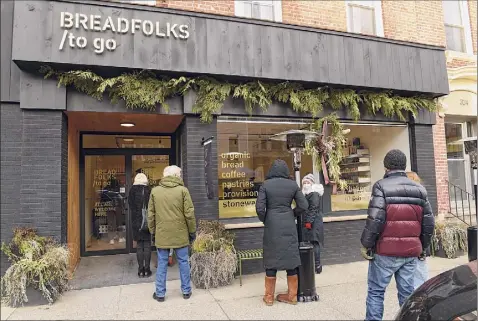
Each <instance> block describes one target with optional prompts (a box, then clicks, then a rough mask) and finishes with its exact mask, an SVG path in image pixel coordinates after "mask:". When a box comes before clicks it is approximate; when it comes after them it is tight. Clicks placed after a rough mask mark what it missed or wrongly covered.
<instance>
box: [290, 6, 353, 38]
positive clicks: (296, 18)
mask: <svg viewBox="0 0 478 321" xmlns="http://www.w3.org/2000/svg"><path fill="white" fill-rule="evenodd" d="M345 15H346V13H345V2H344V1H296V0H283V1H282V21H283V22H284V23H290V24H294V25H301V26H309V27H314V28H321V29H331V30H340V31H347V20H346V16H345Z"/></svg>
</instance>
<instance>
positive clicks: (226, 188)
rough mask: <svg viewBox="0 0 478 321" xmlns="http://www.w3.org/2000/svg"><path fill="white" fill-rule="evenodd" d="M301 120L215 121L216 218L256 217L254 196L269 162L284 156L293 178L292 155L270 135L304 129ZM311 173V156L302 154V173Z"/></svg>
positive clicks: (269, 164) (264, 175)
mask: <svg viewBox="0 0 478 321" xmlns="http://www.w3.org/2000/svg"><path fill="white" fill-rule="evenodd" d="M305 127H306V125H305V124H304V123H299V122H298V123H290V122H287V123H284V122H283V123H280V122H264V121H262V122H259V121H256V122H245V121H234V120H230V119H229V120H227V119H220V120H219V121H218V125H217V130H218V157H219V159H218V172H219V184H218V185H219V186H218V188H219V217H220V218H237V217H254V216H256V209H255V204H256V198H257V192H258V191H259V188H260V186H261V185H262V183H263V182H264V180H265V178H266V176H267V173H268V171H269V169H270V166H271V164H272V162H273V161H274V160H275V159H277V158H280V159H283V160H284V161H286V162H287V164H288V165H289V170H290V171H291V179H293V172H292V170H293V167H292V154H290V153H289V152H288V151H287V147H286V143H285V142H281V141H274V140H270V137H271V136H272V135H275V134H278V133H281V132H283V131H287V130H291V129H304V128H305ZM312 172H313V162H312V157H311V156H307V155H304V156H303V157H302V168H301V176H304V175H305V174H306V173H312Z"/></svg>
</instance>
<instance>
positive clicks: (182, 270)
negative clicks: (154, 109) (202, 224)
mask: <svg viewBox="0 0 478 321" xmlns="http://www.w3.org/2000/svg"><path fill="white" fill-rule="evenodd" d="M148 227H149V231H150V233H151V234H155V244H156V248H157V251H158V268H157V270H156V291H155V292H154V293H153V299H155V300H156V301H158V302H164V300H165V295H166V274H167V269H168V257H169V252H170V250H169V249H174V251H175V253H176V259H177V262H178V265H179V274H180V278H181V292H182V293H183V298H184V299H189V298H190V297H191V293H192V292H191V275H190V266H189V245H190V244H191V243H192V242H193V241H194V239H195V238H196V218H195V216H194V206H193V202H192V199H191V195H190V194H189V190H188V189H187V188H186V187H185V186H184V182H183V180H182V179H181V169H180V168H179V167H177V166H174V165H173V166H168V167H166V168H165V169H164V172H163V178H162V179H161V180H160V182H159V185H158V186H156V187H155V188H153V190H152V191H151V197H150V198H149V207H148Z"/></svg>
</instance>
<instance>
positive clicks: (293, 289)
mask: <svg viewBox="0 0 478 321" xmlns="http://www.w3.org/2000/svg"><path fill="white" fill-rule="evenodd" d="M298 285H299V278H298V277H297V275H293V276H288V277H287V293H284V294H279V295H278V296H277V301H279V302H284V303H288V304H297V287H298Z"/></svg>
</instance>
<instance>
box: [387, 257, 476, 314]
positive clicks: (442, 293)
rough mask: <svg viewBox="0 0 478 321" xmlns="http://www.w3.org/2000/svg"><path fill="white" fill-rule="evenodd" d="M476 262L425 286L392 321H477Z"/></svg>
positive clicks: (409, 299)
mask: <svg viewBox="0 0 478 321" xmlns="http://www.w3.org/2000/svg"><path fill="white" fill-rule="evenodd" d="M477 276H478V273H477V261H472V262H470V263H468V264H464V265H460V266H458V267H456V268H454V269H451V270H449V271H446V272H443V273H441V274H439V275H437V276H435V277H434V278H431V279H430V280H428V281H427V282H425V283H424V284H423V285H422V286H421V287H419V288H418V289H416V290H415V292H413V294H412V295H411V296H410V297H409V298H408V299H407V300H406V301H405V303H404V304H403V306H402V307H401V309H400V311H399V312H398V314H397V316H396V318H395V320H397V321H399V320H400V321H402V320H403V321H405V320H416V321H422V320H437V321H440V320H444V321H451V320H477V312H476V311H477V307H476V306H477V303H476V300H477V295H476V292H477V291H476V285H477V282H476V278H477Z"/></svg>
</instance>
